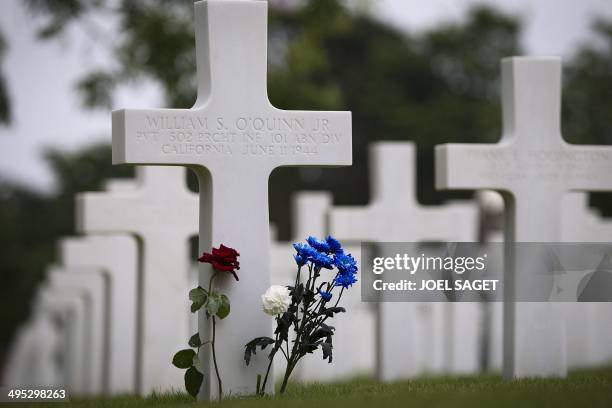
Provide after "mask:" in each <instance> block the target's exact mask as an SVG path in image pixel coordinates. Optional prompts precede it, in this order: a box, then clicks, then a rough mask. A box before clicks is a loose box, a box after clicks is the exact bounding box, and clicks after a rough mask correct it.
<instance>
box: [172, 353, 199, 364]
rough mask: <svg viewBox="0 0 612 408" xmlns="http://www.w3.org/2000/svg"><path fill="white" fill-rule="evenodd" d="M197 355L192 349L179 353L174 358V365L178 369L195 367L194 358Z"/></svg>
mask: <svg viewBox="0 0 612 408" xmlns="http://www.w3.org/2000/svg"><path fill="white" fill-rule="evenodd" d="M195 355H196V353H195V351H193V350H192V349H184V350H181V351H179V352H177V353H176V354H175V355H174V358H172V364H174V365H175V366H176V367H178V368H189V367H191V366H192V365H193V357H194V356H195Z"/></svg>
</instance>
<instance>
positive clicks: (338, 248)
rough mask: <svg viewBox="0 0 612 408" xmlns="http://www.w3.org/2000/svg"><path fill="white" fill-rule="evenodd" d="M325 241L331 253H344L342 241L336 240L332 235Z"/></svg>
mask: <svg viewBox="0 0 612 408" xmlns="http://www.w3.org/2000/svg"><path fill="white" fill-rule="evenodd" d="M325 241H326V242H327V245H328V246H329V250H330V252H333V253H334V254H342V253H344V250H343V249H342V244H340V241H338V240H337V239H336V238H334V237H332V236H331V235H328V236H327V239H326V240H325Z"/></svg>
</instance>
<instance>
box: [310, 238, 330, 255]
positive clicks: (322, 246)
mask: <svg viewBox="0 0 612 408" xmlns="http://www.w3.org/2000/svg"><path fill="white" fill-rule="evenodd" d="M306 242H308V243H309V244H310V246H311V247H313V248H314V249H316V250H317V251H319V252H324V253H328V252H330V249H329V245H328V244H327V242H326V241H324V240H322V239H317V238H315V237H313V236H310V237H308V238H306Z"/></svg>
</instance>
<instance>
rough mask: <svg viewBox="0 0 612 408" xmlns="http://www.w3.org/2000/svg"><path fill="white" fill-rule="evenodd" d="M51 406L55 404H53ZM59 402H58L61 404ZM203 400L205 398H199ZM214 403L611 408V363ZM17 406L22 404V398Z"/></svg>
mask: <svg viewBox="0 0 612 408" xmlns="http://www.w3.org/2000/svg"><path fill="white" fill-rule="evenodd" d="M54 405H55V406H56V407H57V406H58V405H57V404H54ZM62 405H63V404H60V405H59V406H62ZM70 405H71V406H75V407H112V408H120V407H168V408H170V407H184V406H193V405H196V403H195V402H194V401H193V400H192V399H191V398H190V397H188V396H187V395H186V394H181V393H176V394H168V395H161V396H153V397H150V398H138V397H116V398H108V399H102V398H95V399H83V400H78V401H73V402H72V403H70ZM200 405H208V404H200ZM213 405H214V406H216V407H219V408H222V407H228V408H229V407H244V408H256V407H262V408H263V407H266V408H275V407H278V408H281V407H282V408H292V407H317V408H318V407H351V408H356V407H368V408H386V407H390V406H397V407H440V408H442V407H444V408H446V407H452V408H463V407H466V408H468V407H470V408H473V407H495V408H503V407H517V408H525V407H538V408H543V407H554V408H561V407H585V408H596V407H606V408H612V367H611V368H607V369H601V370H591V371H580V372H575V373H572V374H571V375H570V376H569V378H567V379H564V380H560V379H548V380H535V379H533V380H520V381H503V380H501V379H500V378H499V377H498V376H495V375H485V376H475V377H462V378H436V379H433V378H432V379H427V378H423V379H418V380H414V381H405V382H399V383H395V384H385V385H382V384H378V383H376V382H374V381H372V380H368V379H358V380H353V381H350V382H343V383H333V384H311V385H297V384H291V385H290V387H289V388H288V390H287V393H286V394H285V395H283V396H279V395H277V396H274V397H264V398H256V397H249V398H236V399H230V400H226V401H224V402H222V403H221V404H213ZM20 406H22V407H23V405H22V404H20Z"/></svg>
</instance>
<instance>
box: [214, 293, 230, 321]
mask: <svg viewBox="0 0 612 408" xmlns="http://www.w3.org/2000/svg"><path fill="white" fill-rule="evenodd" d="M219 299H220V300H221V305H220V306H219V311H218V312H217V316H218V317H219V319H225V318H226V317H227V316H228V315H229V314H230V301H229V298H228V297H227V296H226V295H221V296H220V297H219Z"/></svg>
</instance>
